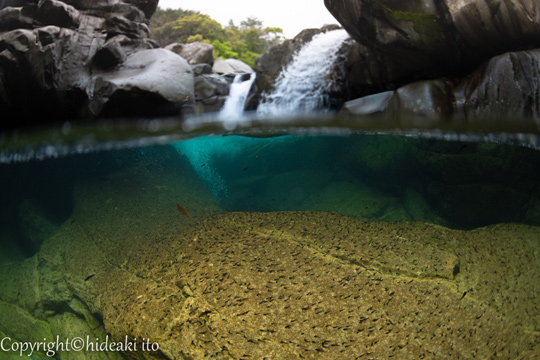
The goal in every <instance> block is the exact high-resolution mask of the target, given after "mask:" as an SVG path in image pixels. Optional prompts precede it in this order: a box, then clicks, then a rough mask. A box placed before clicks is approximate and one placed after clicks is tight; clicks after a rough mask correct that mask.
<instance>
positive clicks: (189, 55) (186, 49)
mask: <svg viewBox="0 0 540 360" xmlns="http://www.w3.org/2000/svg"><path fill="white" fill-rule="evenodd" d="M165 49H167V50H170V51H172V52H174V53H176V54H178V55H180V56H181V57H183V58H184V59H186V60H187V62H188V63H189V64H190V65H197V64H209V65H213V64H214V47H213V46H212V45H210V44H206V43H200V42H194V43H189V44H179V43H174V44H170V45H167V46H166V47H165Z"/></svg>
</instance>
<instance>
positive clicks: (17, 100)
mask: <svg viewBox="0 0 540 360" xmlns="http://www.w3.org/2000/svg"><path fill="white" fill-rule="evenodd" d="M157 3H158V1H157V0H152V1H117V0H114V1H112V0H110V1H105V0H104V1H97V2H96V1H85V0H78V1H75V0H73V1H68V0H66V1H60V0H42V1H39V2H38V1H24V2H20V3H16V4H13V2H6V1H4V2H2V3H0V18H4V19H6V22H2V25H1V26H0V111H1V112H2V114H3V116H2V120H1V121H0V127H1V128H4V129H5V128H12V127H24V126H25V125H32V124H35V123H42V122H45V121H48V120H53V121H61V120H64V119H77V118H81V117H86V118H88V117H89V118H94V117H96V116H102V115H104V114H102V113H101V110H103V109H104V108H105V106H104V105H105V104H106V103H107V102H109V101H111V99H114V97H113V96H112V93H113V92H114V89H115V88H117V89H121V90H122V91H123V92H129V93H130V94H131V96H130V97H132V98H136V99H138V100H140V103H146V104H149V105H152V104H154V105H155V104H160V105H163V104H172V103H174V104H184V103H188V102H191V101H192V97H190V96H186V95H189V94H190V93H193V85H192V84H193V79H189V77H188V76H180V77H179V76H178V74H179V73H180V72H182V71H184V70H185V71H188V70H186V69H184V67H183V66H181V65H178V64H180V60H182V59H181V58H180V57H178V59H179V60H177V61H174V60H171V59H172V58H171V56H165V55H164V53H163V52H161V50H153V49H155V48H157V47H158V45H157V44H156V43H155V42H154V41H152V40H150V39H149V35H150V30H149V27H148V22H149V18H150V16H151V15H152V14H153V12H154V11H155V9H156V7H157ZM154 51H155V52H154ZM139 52H142V53H141V54H145V55H138V53H139ZM150 54H152V55H150ZM170 54H171V55H173V54H172V53H170ZM162 56H165V58H164V59H165V63H166V64H165V63H162V62H161V61H162V60H163V59H162ZM173 56H177V55H173ZM141 57H144V58H145V60H144V64H142V63H140V62H138V61H136V62H137V64H138V65H137V66H140V67H139V68H138V69H137V70H136V72H137V73H138V75H137V78H138V79H141V78H144V79H145V81H144V82H146V80H147V79H150V80H151V81H150V85H148V84H145V85H142V82H141V81H138V80H137V81H134V82H132V84H131V85H130V86H129V90H128V87H126V86H121V87H118V86H117V85H118V82H117V81H115V82H114V83H115V85H114V86H112V87H110V88H108V89H107V91H96V89H99V88H100V86H99V85H100V84H98V85H97V86H96V83H99V82H100V81H101V80H100V79H102V80H103V79H113V78H114V79H118V78H120V77H122V73H125V72H126V69H127V68H128V67H130V66H131V65H130V64H132V63H133V61H134V59H136V58H139V59H140V58H141ZM171 61H172V62H175V63H177V65H178V66H166V65H171V64H172V63H171ZM158 68H159V69H158ZM182 69H183V70H182ZM133 71H135V70H133ZM143 73H144V75H143ZM156 74H162V75H163V76H161V75H159V76H157V77H156V78H153V76H154V75H156ZM165 74H166V75H165ZM167 77H169V78H172V79H175V80H177V81H180V82H181V84H177V85H175V86H171V85H170V84H168V83H167V82H166V81H163V79H164V78H167ZM160 79H161V80H160ZM109 83H111V82H109ZM111 84H112V83H111ZM101 85H103V82H101ZM171 91H172V92H171ZM175 91H177V92H175ZM137 102H139V101H137ZM96 104H99V106H96ZM131 105H132V103H129V102H128V103H125V102H117V103H115V104H114V105H113V104H111V106H114V108H115V111H114V113H115V114H116V115H120V116H122V115H126V114H128V113H129V111H130V109H131V107H132V106H131ZM177 108H178V107H173V106H171V107H169V109H171V111H177ZM107 115H110V114H107Z"/></svg>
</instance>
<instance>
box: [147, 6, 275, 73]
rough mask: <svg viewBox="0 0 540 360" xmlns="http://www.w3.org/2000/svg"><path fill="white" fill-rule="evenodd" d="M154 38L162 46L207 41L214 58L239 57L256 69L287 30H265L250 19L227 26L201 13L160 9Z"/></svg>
mask: <svg viewBox="0 0 540 360" xmlns="http://www.w3.org/2000/svg"><path fill="white" fill-rule="evenodd" d="M150 29H151V30H152V38H153V39H154V40H156V41H157V42H158V43H159V44H160V45H161V46H166V45H168V44H171V43H174V42H178V43H190V42H196V41H197V42H206V43H210V44H212V45H213V46H214V57H216V58H217V57H222V58H225V59H227V58H235V59H239V60H242V61H243V62H245V63H246V64H248V65H250V66H254V64H255V57H257V55H259V54H261V53H263V52H264V51H266V50H267V49H268V48H269V47H270V46H272V45H276V44H279V43H280V42H281V41H282V40H283V36H282V35H283V30H282V29H280V28H277V27H264V26H263V24H262V22H261V21H260V20H258V19H256V18H252V17H249V18H247V19H246V20H244V21H242V22H240V25H239V26H237V25H235V24H234V23H233V21H232V20H231V21H230V22H229V24H228V25H227V26H225V27H223V26H222V25H221V24H220V23H218V22H217V21H216V20H214V19H212V18H211V17H210V16H208V15H206V14H201V13H200V12H198V11H191V10H182V9H176V10H173V9H166V10H164V9H161V8H158V9H157V11H156V13H155V14H154V16H153V17H152V19H151V20H150Z"/></svg>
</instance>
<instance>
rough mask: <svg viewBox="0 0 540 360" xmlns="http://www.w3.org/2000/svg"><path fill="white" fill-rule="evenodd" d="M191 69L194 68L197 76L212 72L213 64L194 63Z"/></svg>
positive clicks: (194, 73)
mask: <svg viewBox="0 0 540 360" xmlns="http://www.w3.org/2000/svg"><path fill="white" fill-rule="evenodd" d="M191 69H192V70H193V75H195V76H199V75H207V74H211V73H212V66H210V65H209V64H197V65H193V66H192V67H191Z"/></svg>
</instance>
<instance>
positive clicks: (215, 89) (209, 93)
mask: <svg viewBox="0 0 540 360" xmlns="http://www.w3.org/2000/svg"><path fill="white" fill-rule="evenodd" d="M229 86H230V84H229V82H228V81H227V80H226V79H225V78H223V77H221V76H219V75H217V74H205V75H201V76H197V77H195V100H196V101H202V100H205V99H208V98H211V97H213V96H225V95H229Z"/></svg>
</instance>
